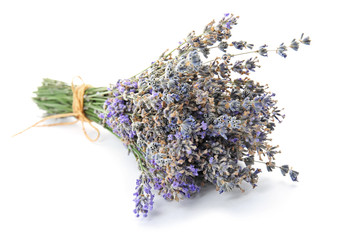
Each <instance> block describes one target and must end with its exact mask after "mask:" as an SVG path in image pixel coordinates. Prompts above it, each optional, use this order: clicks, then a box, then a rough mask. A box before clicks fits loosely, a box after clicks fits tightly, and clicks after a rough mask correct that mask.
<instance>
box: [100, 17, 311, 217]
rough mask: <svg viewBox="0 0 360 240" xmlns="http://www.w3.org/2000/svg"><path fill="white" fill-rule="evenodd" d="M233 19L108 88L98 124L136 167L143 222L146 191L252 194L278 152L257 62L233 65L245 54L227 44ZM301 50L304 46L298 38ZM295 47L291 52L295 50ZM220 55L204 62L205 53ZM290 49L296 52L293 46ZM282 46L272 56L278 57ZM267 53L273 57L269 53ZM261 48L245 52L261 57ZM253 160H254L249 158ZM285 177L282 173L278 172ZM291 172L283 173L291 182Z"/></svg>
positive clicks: (239, 44)
mask: <svg viewBox="0 0 360 240" xmlns="http://www.w3.org/2000/svg"><path fill="white" fill-rule="evenodd" d="M237 19H238V18H237V17H234V16H233V15H230V14H226V15H225V17H224V18H223V19H221V20H220V21H219V22H218V23H217V24H215V22H214V21H212V22H211V23H209V24H208V25H207V26H206V27H205V30H204V32H203V33H202V34H201V35H199V36H197V35H195V33H194V32H192V33H190V34H189V35H188V37H187V39H186V41H185V42H184V43H181V44H180V46H179V47H178V48H177V50H178V54H173V53H172V52H170V53H168V54H163V55H162V56H161V57H160V58H159V59H158V60H157V61H155V62H154V63H153V64H152V65H151V66H150V67H149V68H148V69H146V70H145V71H143V72H141V73H140V75H137V76H134V77H132V78H130V79H122V80H119V81H118V82H117V83H116V85H114V86H112V87H111V88H110V90H111V91H112V97H111V98H109V99H108V100H107V101H106V102H105V106H104V107H105V110H106V112H107V114H105V115H104V114H103V115H101V116H100V117H102V118H103V119H104V121H105V122H106V124H107V125H108V126H109V127H110V128H111V129H112V130H113V132H114V133H115V134H116V135H118V136H119V137H121V139H122V140H123V141H124V142H125V143H126V145H127V146H128V147H129V150H131V151H132V152H133V153H134V155H135V157H136V158H137V161H138V163H139V168H140V170H141V176H140V178H139V179H138V180H137V184H136V193H135V196H136V198H135V202H136V209H135V213H136V214H137V216H139V214H141V213H142V214H143V215H144V216H146V215H147V214H148V211H149V210H151V209H152V206H153V199H154V195H153V193H152V192H153V191H158V193H159V194H160V195H162V196H163V197H164V198H165V199H168V200H179V199H182V198H184V197H185V198H190V197H191V196H192V195H194V194H195V193H197V192H198V191H199V190H200V187H201V186H202V185H203V184H204V183H205V182H210V183H212V184H214V185H215V186H216V189H217V190H218V191H219V192H220V193H222V192H227V191H231V190H232V189H234V188H238V189H240V190H243V188H242V187H241V186H242V184H243V182H247V183H249V184H251V186H253V187H255V186H256V183H257V181H258V175H259V173H260V172H261V169H259V168H257V167H254V165H255V162H263V163H265V164H266V169H267V170H268V171H272V170H273V169H274V168H275V167H277V166H276V165H275V163H274V160H275V155H276V154H277V153H279V150H278V147H277V146H273V145H272V144H271V142H270V141H271V140H270V139H269V134H270V133H271V132H272V131H273V130H274V129H275V126H276V123H277V122H281V121H282V119H283V118H284V115H283V113H282V112H281V110H280V109H279V108H278V107H277V105H276V100H274V97H275V94H274V93H271V92H270V91H269V90H268V87H267V86H264V85H261V84H260V83H258V82H254V81H253V80H251V79H250V78H249V77H248V75H249V73H250V72H252V71H255V68H257V67H259V66H258V65H257V62H258V59H257V58H256V57H255V58H249V59H247V60H236V61H233V58H234V57H235V56H237V55H241V54H244V53H234V54H229V53H228V51H229V50H230V48H232V49H233V50H235V51H242V50H246V49H250V50H252V49H253V47H254V45H253V44H248V43H247V42H246V41H233V42H228V39H229V38H230V37H231V29H232V27H233V26H234V25H236V24H237ZM300 42H301V43H304V44H308V43H310V39H309V38H304V39H303V38H302V40H300ZM296 44H297V45H296ZM215 47H216V48H218V49H219V50H220V51H222V52H223V53H222V54H223V55H222V56H220V57H217V58H215V59H213V60H210V61H207V62H205V61H204V60H206V58H208V56H209V53H210V51H211V50H212V49H214V48H215ZM290 47H291V48H293V49H295V50H297V48H298V42H297V41H295V40H294V41H293V42H291V45H290ZM286 49H287V48H286V46H285V45H283V44H282V45H280V47H279V48H278V49H277V50H276V52H277V53H278V54H279V55H281V56H283V57H286V54H285V53H284V52H285V51H286ZM274 51H275V50H274ZM268 52H269V50H267V45H263V46H261V47H260V48H259V49H258V50H252V51H251V53H255V54H259V55H260V56H268ZM257 158H258V159H259V161H257V160H255V159H257ZM279 168H280V170H281V173H282V174H283V175H286V174H287V173H288V172H289V167H288V166H287V165H283V166H281V167H279ZM297 175H298V173H297V172H296V171H293V170H290V176H291V179H292V180H294V181H297Z"/></svg>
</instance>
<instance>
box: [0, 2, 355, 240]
mask: <svg viewBox="0 0 360 240" xmlns="http://www.w3.org/2000/svg"><path fill="white" fill-rule="evenodd" d="M356 2H357V1H345V0H343V1H330V0H327V1H314V0H312V1H307V0H303V1H242V0H237V1H224V0H222V1H194V0H193V1H185V0H182V1H1V3H0V81H1V85H0V88H1V92H0V104H1V105H0V106H1V120H0V121H1V122H0V128H1V129H0V131H1V133H0V136H1V139H0V141H1V144H0V239H2V240H8V239H38V240H39V239H124V238H125V236H127V237H126V239H133V238H140V237H142V238H146V239H194V238H195V237H197V238H201V239H210V238H211V239H212V238H213V237H218V238H225V237H232V238H233V239H245V237H250V238H251V239H309V238H311V239H313V238H314V239H315V238H320V239H327V238H329V237H334V239H335V238H340V237H341V238H342V239H356V238H358V237H359V236H358V235H359V234H358V232H357V231H356V226H358V216H359V213H360V211H359V200H360V199H359V195H358V193H359V185H358V183H359V180H358V179H359V178H358V174H359V167H360V164H359V160H360V159H359V154H358V149H359V143H360V141H359V133H360V131H359V103H360V101H359V97H358V96H359V80H360V79H359V72H358V69H359V62H358V59H359V58H358V56H359V53H360V52H359V40H360V39H359V36H360V35H359V30H358V29H359V28H358V23H359V22H360V18H359V13H358V7H356ZM227 12H232V13H234V14H235V15H239V16H240V20H239V24H238V26H237V27H235V28H234V29H233V38H232V39H233V40H247V41H249V42H251V43H254V44H256V45H257V46H259V45H260V44H264V43H268V44H269V45H270V48H275V47H277V46H278V44H280V43H282V42H285V43H287V44H288V43H289V42H290V41H291V40H292V39H293V38H295V37H296V38H298V37H300V35H301V33H302V32H305V34H306V35H310V37H311V39H312V44H311V46H303V45H301V46H300V49H299V51H298V52H293V51H290V52H289V56H288V58H287V59H282V58H281V57H279V56H277V55H275V54H270V56H269V57H268V58H267V59H265V58H261V65H262V68H261V69H259V70H258V72H257V73H255V74H253V75H252V78H253V79H254V80H256V81H259V82H261V83H262V84H266V83H268V84H269V86H270V89H271V90H272V91H273V92H275V93H276V94H277V99H278V100H279V105H280V106H282V107H284V108H285V113H286V118H285V120H284V122H283V123H282V124H280V125H279V126H278V127H277V129H276V131H275V132H274V134H273V141H274V144H279V145H280V148H281V149H282V154H280V155H279V156H278V158H277V162H278V164H285V163H288V164H290V165H291V166H294V168H295V169H296V170H298V171H299V172H300V175H299V182H298V183H293V182H292V181H291V180H290V179H289V178H288V177H283V176H281V174H280V173H279V172H277V171H276V172H273V173H268V172H266V171H264V173H262V174H261V176H260V181H259V186H258V188H256V189H254V190H251V189H247V191H246V192H245V193H244V194H242V193H240V192H239V191H234V192H231V193H224V194H222V195H219V194H218V193H217V192H216V191H215V189H214V187H211V186H208V187H206V188H204V189H203V190H202V192H201V193H200V194H199V195H198V196H197V197H195V198H194V199H190V200H189V199H187V200H184V201H182V202H180V203H176V202H167V201H165V200H163V199H162V198H161V197H159V196H157V197H156V199H155V200H156V201H155V205H154V210H153V211H152V213H151V214H150V216H149V217H148V218H146V219H141V218H140V219H138V218H136V217H135V216H134V214H133V212H132V210H133V208H134V202H133V201H132V200H133V196H132V194H133V192H134V187H135V180H136V178H137V177H138V174H139V171H138V169H137V167H136V162H135V159H134V157H132V156H127V152H126V150H125V147H123V145H122V143H121V142H119V140H118V139H117V138H116V137H114V136H113V135H112V134H111V133H108V132H106V131H105V130H103V129H101V138H100V140H99V141H98V142H96V143H91V142H89V141H88V140H87V139H86V138H85V137H84V135H83V134H82V131H81V127H80V125H73V126H59V127H51V128H34V129H31V130H29V131H27V132H25V133H23V134H22V135H19V136H17V137H15V138H11V135H12V134H14V133H16V132H18V131H20V130H22V129H24V128H26V127H27V126H29V125H31V124H33V123H35V122H36V121H38V120H40V119H41V117H42V114H43V112H42V111H40V110H38V109H37V107H36V105H35V104H34V103H33V102H32V101H31V97H32V96H33V94H32V92H33V91H34V90H36V87H37V86H39V85H40V84H41V81H42V78H44V77H49V78H53V79H58V80H63V81H66V82H68V83H70V82H71V79H72V78H73V77H74V76H76V75H80V76H82V77H83V79H84V80H85V81H86V82H87V83H89V84H92V85H94V86H107V85H108V84H109V83H115V82H116V81H117V80H118V79H119V78H127V77H130V76H132V75H133V74H135V73H137V72H138V71H139V70H141V69H143V68H145V67H147V66H148V65H149V64H150V63H151V62H152V61H153V60H154V59H156V58H157V57H158V56H159V55H160V54H161V53H162V52H163V51H164V50H166V49H167V48H170V49H172V48H174V47H176V46H177V43H178V41H180V40H182V39H183V38H185V37H186V36H187V34H188V33H189V32H190V31H191V30H196V31H197V32H199V31H201V30H202V29H203V27H204V26H205V25H206V24H207V23H208V22H210V21H211V20H212V19H216V20H218V19H220V18H221V17H222V16H223V14H224V13H227ZM90 134H92V133H91V132H90Z"/></svg>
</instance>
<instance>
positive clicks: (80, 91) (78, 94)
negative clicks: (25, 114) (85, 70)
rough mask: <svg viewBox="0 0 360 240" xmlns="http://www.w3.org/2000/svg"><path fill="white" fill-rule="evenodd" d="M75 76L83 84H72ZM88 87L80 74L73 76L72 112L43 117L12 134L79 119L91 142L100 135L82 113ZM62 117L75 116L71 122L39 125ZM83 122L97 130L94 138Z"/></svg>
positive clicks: (70, 123) (68, 123)
mask: <svg viewBox="0 0 360 240" xmlns="http://www.w3.org/2000/svg"><path fill="white" fill-rule="evenodd" d="M75 78H79V79H80V80H81V81H82V82H83V84H81V85H79V86H75V85H74V79H75ZM89 87H91V86H90V85H88V84H85V83H84V80H83V79H82V78H81V77H80V76H76V77H74V78H73V80H72V81H71V90H72V92H73V103H72V109H73V112H72V113H62V114H56V115H51V116H48V117H45V118H43V119H41V120H40V121H38V122H37V123H35V124H34V125H32V126H30V127H28V128H26V129H25V130H23V131H21V132H19V133H17V134H15V135H14V136H16V135H19V134H21V133H23V132H25V131H27V130H29V129H30V128H33V127H51V126H61V125H72V124H75V123H77V122H79V121H81V126H82V130H83V132H84V134H85V136H86V138H87V139H88V140H89V141H91V142H95V141H96V140H98V139H99V137H100V131H99V129H97V128H96V127H95V126H94V125H92V123H91V121H90V120H89V119H88V118H87V117H86V116H85V113H84V94H85V91H86V89H88V88H89ZM64 117H75V118H76V120H75V121H73V122H62V123H52V124H42V125H39V124H40V123H42V122H45V121H47V120H49V119H56V118H64ZM85 122H87V123H88V124H89V125H90V126H91V127H92V128H93V129H95V131H96V132H97V136H96V138H91V137H90V136H89V135H88V134H87V132H86V129H85V125H84V123H85ZM14 136H13V137H14Z"/></svg>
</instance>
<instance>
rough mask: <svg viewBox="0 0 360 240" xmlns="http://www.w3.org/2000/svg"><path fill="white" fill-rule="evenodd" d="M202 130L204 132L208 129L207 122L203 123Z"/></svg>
mask: <svg viewBox="0 0 360 240" xmlns="http://www.w3.org/2000/svg"><path fill="white" fill-rule="evenodd" d="M201 128H202V130H204V131H205V130H206V129H207V124H206V122H204V121H202V122H201Z"/></svg>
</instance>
